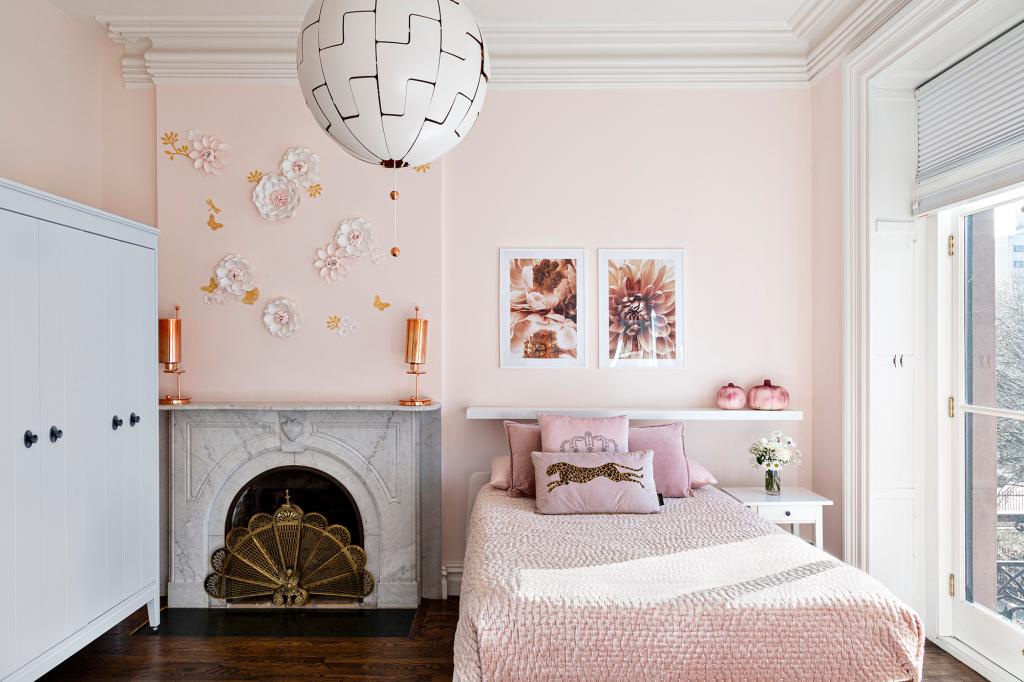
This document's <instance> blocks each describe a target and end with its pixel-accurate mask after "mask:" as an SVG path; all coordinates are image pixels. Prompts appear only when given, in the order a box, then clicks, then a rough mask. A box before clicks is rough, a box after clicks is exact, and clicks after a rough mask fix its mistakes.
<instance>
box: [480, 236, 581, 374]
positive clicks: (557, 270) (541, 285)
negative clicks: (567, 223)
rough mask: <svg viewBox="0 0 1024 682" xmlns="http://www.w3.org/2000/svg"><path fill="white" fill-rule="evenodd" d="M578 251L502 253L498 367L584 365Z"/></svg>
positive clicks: (511, 251)
mask: <svg viewBox="0 0 1024 682" xmlns="http://www.w3.org/2000/svg"><path fill="white" fill-rule="evenodd" d="M583 258H584V254H583V250H582V249H501V250H500V259H501V267H500V271H501V281H500V283H499V286H500V292H501V302H500V305H501V330H500V333H501V337H500V338H501V367H583V366H584V364H585V362H586V352H585V350H584V341H585V337H586V334H585V330H584V325H583V315H584V311H585V310H586V306H585V303H584V300H583V292H582V291H581V284H582V283H583V282H585V281H586V279H585V275H584V272H583Z"/></svg>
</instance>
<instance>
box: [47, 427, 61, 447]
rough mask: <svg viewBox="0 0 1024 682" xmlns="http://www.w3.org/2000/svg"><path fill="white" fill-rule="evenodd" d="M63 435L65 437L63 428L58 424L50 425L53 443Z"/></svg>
mask: <svg viewBox="0 0 1024 682" xmlns="http://www.w3.org/2000/svg"><path fill="white" fill-rule="evenodd" d="M63 437H64V432H63V431H62V430H60V429H58V428H57V427H56V426H51V427H50V442H51V443H56V442H57V441H59V440H60V439H61V438H63Z"/></svg>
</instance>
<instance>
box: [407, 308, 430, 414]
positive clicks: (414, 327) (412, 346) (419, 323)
mask: <svg viewBox="0 0 1024 682" xmlns="http://www.w3.org/2000/svg"><path fill="white" fill-rule="evenodd" d="M405 361H406V362H407V363H408V364H409V369H407V370H406V371H405V373H406V374H412V375H413V376H415V377H416V388H415V390H414V392H413V395H412V397H410V398H403V399H402V400H399V401H398V404H399V405H406V406H422V405H432V404H433V403H434V401H433V400H431V399H430V398H428V397H426V396H421V395H420V377H421V376H422V375H424V374H426V373H427V372H426V370H423V369H420V366H421V365H424V364H426V362H427V321H426V320H421V319H420V307H419V306H416V317H415V318H414V319H411V320H406V321H405Z"/></svg>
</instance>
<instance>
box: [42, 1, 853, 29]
mask: <svg viewBox="0 0 1024 682" xmlns="http://www.w3.org/2000/svg"><path fill="white" fill-rule="evenodd" d="M51 2H52V3H53V4H55V5H57V6H58V7H60V8H61V9H63V10H64V11H66V12H68V13H69V14H73V15H76V16H79V17H94V16H97V15H100V16H109V15H119V16H148V15H163V16H236V15H242V16H254V15H276V16H296V15H297V16H302V15H305V13H306V10H307V9H308V8H309V5H310V0H51ZM467 2H468V4H469V6H470V8H471V9H472V10H473V13H474V15H475V16H476V17H477V19H478V20H479V21H480V23H481V24H485V25H486V24H494V23H503V24H504V23H511V24H552V23H559V24H574V23H586V24H606V23H607V24H653V23H657V24H666V23H668V24H693V23H705V22H712V23H738V24H744V25H749V24H754V23H771V24H785V23H789V22H790V20H791V18H792V17H793V16H794V14H795V13H796V12H797V9H798V8H800V5H801V3H802V2H803V0H632V2H629V1H623V0H467ZM836 4H841V3H839V2H837V0H807V5H808V9H809V8H810V7H812V6H814V7H827V6H830V5H836Z"/></svg>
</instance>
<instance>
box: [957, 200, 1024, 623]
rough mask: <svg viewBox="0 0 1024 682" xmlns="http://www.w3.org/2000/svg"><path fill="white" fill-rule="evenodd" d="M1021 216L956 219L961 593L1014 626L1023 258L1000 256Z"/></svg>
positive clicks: (1021, 491) (1023, 538)
mask: <svg viewBox="0 0 1024 682" xmlns="http://www.w3.org/2000/svg"><path fill="white" fill-rule="evenodd" d="M1022 210H1024V201H1021V200H1017V201H1015V202H1012V203H1008V204H1003V205H1000V206H996V207H994V208H990V209H986V210H983V211H978V212H976V213H972V214H969V215H967V216H965V217H964V222H963V243H964V259H965V260H964V290H963V295H964V304H963V305H964V356H963V377H964V384H963V386H964V388H963V420H964V421H963V434H964V477H965V480H964V501H965V509H964V514H965V518H964V530H965V533H964V544H965V547H964V549H965V559H966V566H965V569H966V574H965V585H964V591H965V595H964V596H965V599H966V601H968V602H971V603H973V604H975V605H977V606H980V607H984V608H985V609H987V610H989V611H991V612H994V613H996V614H998V615H1000V616H1002V617H1003V618H1005V619H1007V620H1009V621H1011V622H1013V623H1016V624H1017V625H1019V626H1021V627H1024V278H1021V277H1020V276H1015V275H1014V273H1012V269H1019V268H1024V260H1022V259H1017V258H1010V257H1009V256H1010V254H1011V253H1016V252H1019V251H1024V245H1021V244H1016V243H1015V242H1016V240H1017V239H1019V236H1017V233H1016V228H1017V225H1018V222H1019V219H1020V217H1021V216H1022V215H1024V213H1022ZM1008 264H1009V265H1010V266H1011V267H1007V265H1008Z"/></svg>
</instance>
